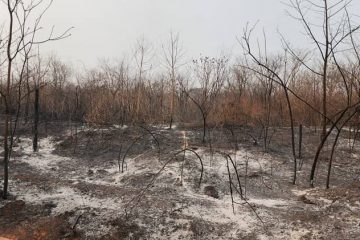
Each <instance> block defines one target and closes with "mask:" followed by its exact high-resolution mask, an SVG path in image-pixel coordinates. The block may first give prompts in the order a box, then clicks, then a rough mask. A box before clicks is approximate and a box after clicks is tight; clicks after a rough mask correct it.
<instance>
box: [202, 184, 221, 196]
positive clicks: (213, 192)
mask: <svg viewBox="0 0 360 240" xmlns="http://www.w3.org/2000/svg"><path fill="white" fill-rule="evenodd" d="M204 194H205V195H207V196H209V197H212V198H216V199H218V198H219V193H218V191H217V190H216V188H215V187H214V186H206V187H205V188H204Z"/></svg>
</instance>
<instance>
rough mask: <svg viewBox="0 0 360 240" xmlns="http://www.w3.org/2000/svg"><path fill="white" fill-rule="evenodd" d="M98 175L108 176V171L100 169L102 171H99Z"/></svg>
mask: <svg viewBox="0 0 360 240" xmlns="http://www.w3.org/2000/svg"><path fill="white" fill-rule="evenodd" d="M96 173H98V174H101V175H106V174H108V171H106V170H103V169H100V170H97V171H96Z"/></svg>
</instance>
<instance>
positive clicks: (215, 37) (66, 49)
mask: <svg viewBox="0 0 360 240" xmlns="http://www.w3.org/2000/svg"><path fill="white" fill-rule="evenodd" d="M284 1H285V2H286V1H287V0H284ZM355 1H358V2H360V1H359V0H355ZM2 8H3V6H2ZM352 8H353V10H354V11H358V12H360V4H359V3H357V4H354V6H352ZM286 9H287V6H286V5H285V4H284V3H283V1H281V0H102V1H99V0H54V2H53V4H52V6H51V8H50V9H49V10H48V12H47V14H46V15H45V18H44V19H43V27H44V29H51V26H55V32H58V33H60V32H61V31H63V30H65V29H67V28H68V27H74V28H73V29H72V30H71V34H72V35H71V37H69V38H67V39H65V40H61V41H57V42H52V43H49V44H46V45H45V46H42V47H41V50H42V52H45V53H47V54H50V53H52V54H55V55H57V56H59V57H60V58H61V59H63V60H64V61H65V62H71V63H72V64H76V65H78V64H82V65H85V66H95V65H96V64H97V63H98V61H99V59H120V58H122V56H131V55H132V52H133V50H134V45H135V42H136V41H137V39H140V38H142V37H144V38H145V40H146V42H148V43H151V44H152V45H153V47H154V49H156V50H157V52H158V54H161V45H162V44H163V43H164V42H166V40H167V39H168V38H169V33H170V32H171V31H172V32H175V33H179V36H180V40H181V42H182V45H183V49H184V50H185V53H186V57H187V58H188V59H192V58H198V57H199V56H200V55H202V56H211V57H212V56H218V55H219V54H221V53H225V54H228V55H232V56H236V55H239V54H241V48H240V46H239V44H238V43H237V41H236V37H237V36H241V35H242V33H243V29H244V27H245V26H246V24H250V25H253V24H255V23H257V22H258V23H257V30H258V33H257V34H259V35H262V31H263V30H264V31H265V32H266V35H267V42H268V48H270V49H271V50H274V51H276V50H279V49H280V48H281V41H280V36H279V34H278V32H281V33H282V34H283V35H284V36H285V37H286V38H287V39H288V40H289V41H290V42H292V43H293V45H294V46H295V47H302V46H304V45H306V44H308V42H307V40H306V39H305V38H304V36H303V28H302V26H301V25H300V24H299V23H298V22H296V20H294V19H293V18H291V17H289V16H288V14H287V13H286V11H285V10H286ZM3 10H4V9H0V19H1V15H3V13H4V12H3Z"/></svg>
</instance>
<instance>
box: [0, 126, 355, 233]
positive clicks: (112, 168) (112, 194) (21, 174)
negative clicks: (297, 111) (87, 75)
mask: <svg viewBox="0 0 360 240" xmlns="http://www.w3.org/2000/svg"><path fill="white" fill-rule="evenodd" d="M49 128H50V129H52V131H47V132H43V133H42V138H41V140H40V150H39V152H38V153H33V152H32V151H31V139H30V136H29V135H28V133H26V132H25V131H24V132H21V134H22V135H21V136H20V138H19V139H18V140H17V141H16V146H15V148H14V153H13V155H12V160H11V168H10V173H11V181H10V194H11V195H10V197H9V200H6V201H4V200H1V201H0V239H2V238H4V239H326V240H327V239H360V212H359V210H360V191H359V190H360V189H359V188H360V181H359V174H360V164H359V162H358V161H359V156H360V155H359V154H360V146H359V145H357V144H355V148H354V149H350V147H349V144H348V140H347V139H346V138H345V137H346V136H343V138H341V141H340V143H339V145H338V151H337V154H336V158H335V163H334V165H335V166H334V171H333V178H332V188H331V189H330V190H325V189H324V187H323V186H324V185H325V176H326V171H325V170H326V166H327V165H326V164H327V158H326V157H327V156H328V155H329V149H330V147H331V146H330V145H329V146H327V149H326V150H325V152H324V153H325V154H323V156H322V159H321V162H320V165H319V168H318V169H319V170H318V172H317V179H316V185H317V188H314V189H310V188H308V173H309V169H310V166H311V160H312V156H313V154H314V151H315V148H316V144H317V142H318V137H317V136H318V134H316V133H314V132H313V131H312V130H310V129H305V132H304V151H303V167H302V169H301V171H299V179H298V183H297V185H296V186H293V185H292V184H291V178H292V169H293V162H292V160H291V156H290V145H289V135H288V134H289V130H288V129H277V130H274V133H273V135H272V141H271V145H270V148H269V149H268V150H266V151H265V150H264V148H263V146H262V141H261V140H260V141H259V144H258V145H254V144H253V141H252V138H250V137H249V134H251V135H253V136H258V135H259V134H258V133H257V131H255V130H253V129H245V128H238V129H235V136H236V141H235V139H234V138H233V137H231V136H232V135H231V134H230V132H229V131H228V130H226V129H215V130H213V131H212V134H211V136H212V139H213V141H212V142H211V145H210V144H209V143H208V144H205V145H203V144H201V142H200V138H201V130H200V129H197V128H184V127H183V128H180V127H178V128H175V129H173V130H168V129H166V127H161V126H152V127H148V129H149V130H151V132H152V134H153V136H152V135H150V134H149V132H148V131H146V130H145V129H143V128H140V127H120V126H112V127H107V128H89V127H86V128H85V127H77V128H76V129H75V128H68V127H64V126H56V125H55V126H50V127H49ZM59 129H63V130H59ZM153 137H155V138H156V140H155V139H154V138H153ZM185 139H186V144H187V146H188V147H189V148H191V149H192V150H194V151H195V152H196V153H197V154H198V155H199V156H200V157H201V159H202V162H203V165H204V172H203V178H202V181H201V184H200V186H199V180H200V173H201V164H200V161H199V159H198V158H197V157H196V155H195V154H193V153H191V152H187V153H186V155H184V154H179V155H177V157H174V153H176V152H178V151H179V150H181V149H182V148H183V147H184V145H185V143H184V142H185ZM130 146H131V148H130ZM210 146H211V147H210ZM125 153H126V155H125ZM221 153H228V154H229V155H230V156H231V157H232V159H233V160H234V162H236V166H237V169H238V172H239V179H240V181H241V184H242V190H243V192H244V194H246V200H243V199H241V198H239V195H238V194H237V193H236V190H235V189H234V201H235V204H234V208H233V207H232V202H231V196H230V190H229V177H228V170H227V161H226V158H225V157H224V156H223V155H222V154H221ZM124 155H125V161H124V172H122V171H121V162H122V159H123V157H124ZM184 157H185V158H184ZM119 163H120V164H119ZM231 173H232V177H233V179H232V180H233V181H234V182H235V183H236V181H237V179H236V178H235V173H234V171H233V170H231ZM1 174H2V173H1ZM1 174H0V179H2V175H1Z"/></svg>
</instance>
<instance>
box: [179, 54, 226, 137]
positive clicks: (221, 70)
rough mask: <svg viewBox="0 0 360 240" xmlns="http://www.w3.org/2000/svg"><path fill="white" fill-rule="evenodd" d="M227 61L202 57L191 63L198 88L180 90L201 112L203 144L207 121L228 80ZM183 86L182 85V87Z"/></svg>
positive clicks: (223, 58)
mask: <svg viewBox="0 0 360 240" xmlns="http://www.w3.org/2000/svg"><path fill="white" fill-rule="evenodd" d="M227 64H228V59H227V58H225V57H221V58H209V57H203V58H200V59H199V60H194V61H193V71H194V74H195V76H194V77H195V80H196V83H197V84H199V85H200V88H197V89H196V88H195V89H192V90H190V91H189V90H188V91H186V90H185V88H184V87H182V90H183V91H184V92H185V93H186V95H187V96H188V97H189V98H190V99H191V101H192V102H193V103H194V104H195V105H196V107H197V108H198V109H199V111H200V112H201V116H202V122H203V136H202V141H203V143H205V142H206V129H207V119H208V116H209V113H210V111H211V110H212V108H213V105H214V102H215V100H216V99H217V97H218V95H219V93H220V91H221V90H222V87H223V85H224V83H225V81H226V79H227V78H228V67H227ZM182 86H183V85H182Z"/></svg>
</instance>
